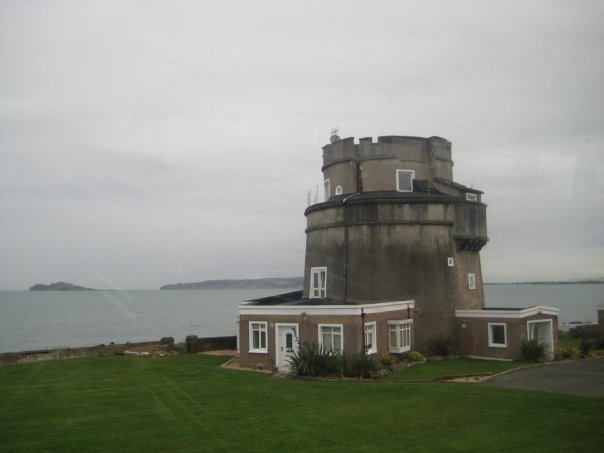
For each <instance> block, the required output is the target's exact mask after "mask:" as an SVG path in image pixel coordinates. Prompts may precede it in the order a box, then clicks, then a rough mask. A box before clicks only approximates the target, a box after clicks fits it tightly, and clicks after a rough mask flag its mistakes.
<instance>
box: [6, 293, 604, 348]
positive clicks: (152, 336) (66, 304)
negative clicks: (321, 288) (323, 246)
mask: <svg viewBox="0 0 604 453" xmlns="http://www.w3.org/2000/svg"><path fill="white" fill-rule="evenodd" d="M295 290H296V288H292V289H264V290H260V289H255V290H172V291H82V292H80V291H74V292H61V291H58V292H53V291H49V292H46V291H42V292H36V291H33V292H29V291H0V352H8V351H23V350H28V349H43V348H54V347H64V346H72V347H75V346H93V345H97V344H101V343H105V344H108V343H110V342H112V341H113V342H115V343H125V342H128V341H130V342H136V341H149V340H159V339H160V338H161V337H166V336H170V337H174V338H175V340H176V341H184V339H185V337H186V336H187V335H197V336H198V337H206V336H207V337H212V336H220V335H235V334H236V332H235V330H236V322H235V318H236V316H237V306H238V304H239V303H240V302H241V301H243V300H249V299H255V298H259V297H264V296H268V295H272V294H279V293H285V292H289V291H295ZM485 295H486V300H487V306H489V307H526V306H530V305H548V306H551V307H556V308H559V309H560V316H559V321H560V323H567V322H570V321H582V322H596V321H597V313H596V307H597V306H598V305H600V304H604V285H487V286H486V287H485Z"/></svg>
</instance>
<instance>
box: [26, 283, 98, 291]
mask: <svg viewBox="0 0 604 453" xmlns="http://www.w3.org/2000/svg"><path fill="white" fill-rule="evenodd" d="M29 290H30V291H96V290H95V289H94V288H85V287H83V286H78V285H74V284H73V283H66V282H56V283H51V284H50V285H45V284H43V283H36V284H35V285H34V286H32V287H31V288H29Z"/></svg>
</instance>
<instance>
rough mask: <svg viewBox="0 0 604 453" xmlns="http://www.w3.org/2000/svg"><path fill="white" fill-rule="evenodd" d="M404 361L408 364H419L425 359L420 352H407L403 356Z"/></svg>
mask: <svg viewBox="0 0 604 453" xmlns="http://www.w3.org/2000/svg"><path fill="white" fill-rule="evenodd" d="M405 360H407V361H409V362H421V361H422V360H425V357H424V356H423V355H422V354H421V353H420V352H417V351H409V352H408V353H407V354H405Z"/></svg>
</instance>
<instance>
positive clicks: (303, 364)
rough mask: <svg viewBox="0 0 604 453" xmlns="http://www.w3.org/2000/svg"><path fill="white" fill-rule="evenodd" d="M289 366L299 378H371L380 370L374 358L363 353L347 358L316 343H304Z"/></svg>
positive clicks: (291, 358) (290, 360) (289, 359)
mask: <svg viewBox="0 0 604 453" xmlns="http://www.w3.org/2000/svg"><path fill="white" fill-rule="evenodd" d="M288 363H289V366H290V367H291V369H292V371H293V372H294V373H295V374H296V375H298V376H315V377H320V376H338V377H340V378H341V377H344V376H347V377H361V378H370V377H372V376H373V375H374V374H375V373H376V372H377V370H378V365H377V361H376V359H375V357H374V356H372V355H369V354H367V352H366V351H362V352H360V353H358V354H352V355H350V356H345V355H343V354H341V353H339V352H334V351H327V350H325V349H324V348H323V347H322V346H317V344H316V343H312V344H308V343H304V344H303V345H302V346H301V347H300V349H299V350H298V351H293V352H292V353H291V354H290V356H289V358H288Z"/></svg>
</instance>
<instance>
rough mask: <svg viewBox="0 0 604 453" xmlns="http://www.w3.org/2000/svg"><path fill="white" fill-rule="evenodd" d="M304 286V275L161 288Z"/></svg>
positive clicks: (215, 281) (270, 287) (175, 284)
mask: <svg viewBox="0 0 604 453" xmlns="http://www.w3.org/2000/svg"><path fill="white" fill-rule="evenodd" d="M302 286H304V277H285V278H256V279H246V280H206V281H203V282H195V283H174V284H171V285H164V286H162V287H161V288H159V289H278V288H301V287H302Z"/></svg>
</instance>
